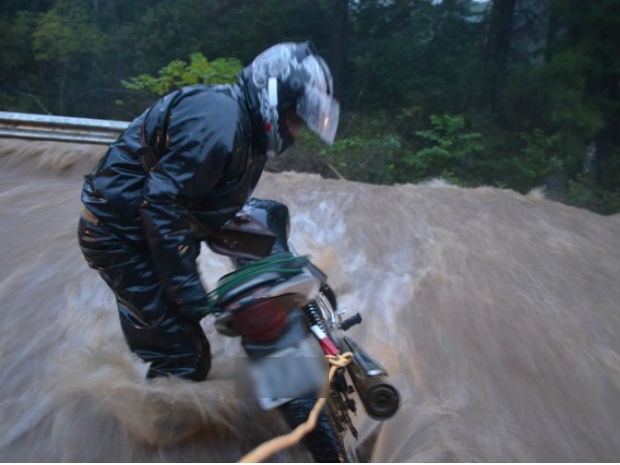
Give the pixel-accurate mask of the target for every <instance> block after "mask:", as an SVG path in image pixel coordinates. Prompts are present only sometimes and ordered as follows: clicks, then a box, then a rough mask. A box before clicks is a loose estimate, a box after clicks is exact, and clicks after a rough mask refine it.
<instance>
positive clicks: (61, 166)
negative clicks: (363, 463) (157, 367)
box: [0, 140, 620, 462]
mask: <svg viewBox="0 0 620 465" xmlns="http://www.w3.org/2000/svg"><path fill="white" fill-rule="evenodd" d="M102 152H103V149H102V148H99V147H88V146H77V145H69V144H59V143H39V142H23V141H9V140H0V228H1V230H0V231H1V233H2V241H0V257H1V260H2V262H1V263H2V267H0V301H1V302H2V304H1V307H0V312H1V313H0V315H1V316H2V318H1V320H0V393H1V396H0V418H2V421H1V422H0V459H1V460H2V461H72V462H79V461H89V462H96V461H155V462H157V461H192V462H198V461H207V462H214V461H235V460H237V459H239V458H240V457H241V456H242V455H243V454H244V453H245V452H247V451H249V450H250V449H251V448H252V447H253V446H255V445H257V444H258V443H260V442H262V441H263V440H266V439H268V438H270V437H272V436H274V435H276V434H279V433H283V432H285V431H286V429H285V427H284V425H283V423H282V421H281V420H280V419H279V417H278V416H277V415H276V414H274V413H264V412H261V411H260V410H259V408H258V407H257V406H256V405H255V403H254V401H253V400H251V399H239V398H235V397H234V396H233V394H232V393H233V392H234V385H233V383H234V382H233V375H234V370H233V362H232V360H234V357H236V356H238V355H239V354H240V350H239V344H238V341H237V340H233V339H227V338H224V337H222V336H219V335H218V334H216V333H215V332H214V331H213V329H212V322H211V320H210V319H208V318H207V319H205V320H203V326H204V328H205V330H206V332H207V335H208V336H209V338H210V340H211V342H212V349H213V353H214V366H213V370H212V372H211V373H210V375H209V378H208V380H207V381H206V382H203V383H192V382H185V381H181V380H166V379H159V380H156V381H155V382H147V381H145V380H144V378H143V376H144V372H145V366H144V364H142V363H141V362H140V361H139V360H137V359H136V358H134V357H133V356H132V355H131V354H130V353H129V352H128V350H127V349H126V347H125V344H124V341H123V339H122V335H121V332H120V327H119V324H118V321H117V317H116V314H115V305H114V301H113V297H112V294H111V293H110V291H109V290H108V289H107V288H106V287H105V285H104V283H103V281H102V280H101V279H99V277H98V276H97V275H96V273H95V272H94V271H92V270H90V269H89V268H88V267H87V266H86V265H85V263H84V261H83V259H82V257H81V253H80V251H79V249H78V246H77V240H76V234H75V230H76V221H77V217H78V214H79V211H80V202H79V194H80V188H81V175H82V174H83V173H85V172H87V171H88V170H89V169H90V167H91V166H92V165H93V164H94V163H95V161H96V159H97V157H98V156H100V155H101V154H102ZM256 195H257V196H259V197H264V198H274V199H277V200H280V201H283V202H285V203H287V204H288V205H289V208H290V210H291V214H292V238H293V241H294V243H295V244H296V248H297V249H298V251H299V252H301V253H307V254H309V255H310V256H311V258H312V259H313V261H314V262H315V263H317V264H318V265H319V266H320V267H322V268H323V269H324V271H326V272H327V273H328V275H329V276H330V281H331V283H332V286H333V287H334V288H335V290H336V292H337V294H338V295H339V298H340V303H341V305H342V306H345V307H347V308H349V309H350V310H351V311H359V312H360V313H361V314H362V316H363V318H364V323H363V324H362V325H360V326H357V327H355V328H354V329H352V330H351V333H352V334H353V337H354V338H356V339H357V340H358V341H359V342H361V343H362V344H363V345H364V346H365V347H366V348H367V349H368V350H369V351H370V352H371V353H372V354H373V355H375V356H376V357H377V358H378V359H379V360H381V361H382V362H383V363H384V365H386V367H387V368H388V370H389V372H390V374H391V377H392V380H393V382H394V383H395V385H396V386H397V387H398V388H399V390H400V391H401V394H402V397H403V403H402V407H401V409H400V411H399V412H398V414H397V415H396V416H395V417H394V418H393V419H392V420H390V421H388V422H386V423H384V424H382V425H381V424H379V423H377V422H374V421H372V420H370V419H368V418H367V417H366V416H365V415H364V414H362V413H360V414H359V415H358V417H357V418H356V422H357V424H358V426H359V429H360V433H361V439H362V440H365V439H368V438H372V439H373V440H372V441H370V440H369V441H367V444H368V445H371V446H372V459H373V460H374V461H382V462H408V461H493V462H501V461H569V462H570V461H618V459H619V458H620V217H619V216H618V215H616V216H615V217H602V216H599V215H596V214H593V213H590V212H587V211H583V210H578V209H575V208H570V207H566V206H563V205H560V204H557V203H553V202H549V201H546V200H542V199H537V198H534V197H527V196H521V195H519V194H516V193H514V192H511V191H503V190H497V189H491V188H479V189H461V188H456V187H450V186H443V185H435V186H413V185H402V186H392V187H388V186H371V185H365V184H359V183H353V182H347V181H336V180H325V179H322V178H320V177H318V176H316V175H308V174H296V173H281V174H277V175H275V174H270V173H266V174H265V175H264V178H263V179H262V180H261V183H260V185H259V188H258V192H257V193H256ZM200 260H201V262H200V266H201V270H202V271H203V275H204V277H205V280H206V284H207V285H208V286H213V284H214V282H215V280H216V279H217V277H218V276H220V275H221V274H223V273H225V272H226V271H228V270H229V267H228V264H227V260H226V259H225V258H224V257H220V256H217V255H215V254H213V253H211V252H209V251H208V250H205V251H204V253H203V254H202V255H201V258H200ZM271 460H274V461H308V460H310V458H309V455H307V453H306V452H305V451H304V450H303V449H302V448H300V447H298V448H294V449H291V450H289V451H285V452H282V453H280V454H278V455H276V456H274V457H272V459H271Z"/></svg>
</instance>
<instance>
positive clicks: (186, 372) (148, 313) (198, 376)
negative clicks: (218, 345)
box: [78, 217, 211, 381]
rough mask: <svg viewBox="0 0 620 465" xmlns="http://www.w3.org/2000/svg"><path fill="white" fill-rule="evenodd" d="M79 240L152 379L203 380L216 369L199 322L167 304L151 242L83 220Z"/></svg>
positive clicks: (80, 222) (132, 347) (131, 343)
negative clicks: (131, 238) (113, 299)
mask: <svg viewBox="0 0 620 465" xmlns="http://www.w3.org/2000/svg"><path fill="white" fill-rule="evenodd" d="M78 239H79V243H80V248H81V249H82V253H83V254H84V257H85V259H86V262H87V263H88V265H89V266H90V267H91V268H93V269H95V270H97V271H98V272H99V274H100V275H101V277H102V278H103V279H104V281H105V282H106V283H107V284H108V286H109V287H110V289H112V291H113V292H114V295H115V296H116V301H117V304H118V313H119V317H120V322H121V328H122V330H123V334H124V335H125V340H126V341H127V344H128V345H129V348H130V349H131V351H132V352H134V353H135V354H136V355H138V356H139V357H140V358H141V359H142V360H144V361H145V362H147V363H150V367H149V371H148V373H147V377H149V378H153V377H156V376H165V375H175V376H180V377H183V378H188V379H192V380H194V381H202V380H204V379H205V378H206V377H207V374H208V372H209V369H210V368H211V352H210V348H209V342H208V341H207V338H206V336H205V334H204V331H203V330H202V328H201V327H200V324H199V322H197V321H188V320H185V319H182V318H180V317H179V316H178V315H177V314H176V312H175V309H174V308H172V306H171V305H170V303H169V302H168V301H167V299H166V297H165V295H164V289H163V287H162V285H161V283H160V281H159V278H158V275H157V271H156V269H155V265H154V264H153V262H152V260H151V258H150V256H149V249H148V246H147V244H146V242H144V243H143V244H140V243H134V242H130V241H128V240H123V239H121V238H119V237H117V236H116V235H114V234H113V233H111V232H110V231H109V230H108V228H106V226H105V224H103V223H101V222H99V221H90V220H87V219H85V218H84V217H81V218H80V221H79V226H78Z"/></svg>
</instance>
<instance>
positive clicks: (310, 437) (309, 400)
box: [279, 397, 348, 463]
mask: <svg viewBox="0 0 620 465" xmlns="http://www.w3.org/2000/svg"><path fill="white" fill-rule="evenodd" d="M316 400H317V399H316V397H304V398H301V399H293V400H291V401H290V402H288V403H286V404H284V405H282V406H280V407H279V410H280V412H281V413H282V415H283V416H284V419H285V420H286V421H287V423H288V425H289V426H290V427H291V429H295V428H296V427H297V426H299V425H300V424H302V423H303V422H305V421H306V420H307V419H308V415H309V414H310V411H311V410H312V407H314V404H315V403H316ZM303 443H304V445H305V446H306V448H307V449H308V450H309V451H310V453H311V454H312V457H313V458H314V460H315V461H316V462H322V463H325V462H327V463H345V462H348V460H347V454H346V453H345V448H344V445H343V444H342V440H341V438H340V435H339V434H338V433H337V432H336V431H335V429H334V427H333V425H332V423H331V421H330V419H329V415H328V414H327V412H326V411H325V407H324V408H323V411H322V412H321V414H320V415H319V418H318V420H317V424H316V427H315V428H314V430H312V431H311V432H310V433H308V434H307V435H306V436H305V437H304V439H303Z"/></svg>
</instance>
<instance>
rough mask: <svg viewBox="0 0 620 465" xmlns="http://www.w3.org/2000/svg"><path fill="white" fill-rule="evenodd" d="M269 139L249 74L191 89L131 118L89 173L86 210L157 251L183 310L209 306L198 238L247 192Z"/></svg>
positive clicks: (169, 289)
mask: <svg viewBox="0 0 620 465" xmlns="http://www.w3.org/2000/svg"><path fill="white" fill-rule="evenodd" d="M265 140H266V139H265V130H264V126H263V124H262V119H261V117H260V113H259V111H258V105H257V103H256V101H255V99H253V98H251V95H249V93H248V89H247V86H246V85H245V81H244V80H243V78H240V80H239V83H238V84H235V85H218V86H207V85H195V86H190V87H187V88H183V89H181V90H178V91H176V92H173V93H171V94H169V95H167V96H165V97H163V98H162V99H160V100H159V101H158V102H157V103H155V105H153V106H152V107H151V108H149V109H148V110H147V111H145V112H144V113H143V114H142V115H140V116H139V117H138V118H136V119H135V120H134V121H133V122H131V123H130V125H129V126H128V128H127V129H126V130H125V132H124V133H123V134H122V135H121V136H120V137H119V139H118V140H117V141H116V142H114V143H113V144H112V145H111V146H110V148H109V149H108V151H107V153H106V155H105V156H104V157H103V158H102V160H101V161H100V162H99V164H98V165H97V166H96V168H95V169H94V171H93V172H92V173H91V174H89V175H87V176H86V177H85V182H84V188H83V191H82V202H83V203H84V205H85V207H86V208H87V209H88V210H90V211H91V212H92V213H93V214H94V215H95V216H96V217H97V218H98V219H99V220H100V221H102V222H103V223H104V224H105V225H106V226H107V227H108V228H109V230H110V231H111V232H112V233H113V234H114V235H115V236H117V237H118V238H119V239H120V240H123V241H130V242H132V243H134V244H135V246H136V248H137V249H138V250H142V251H144V252H145V253H146V254H148V255H150V257H151V258H152V260H153V262H154V265H155V267H156V269H157V272H158V274H159V276H160V279H161V282H162V284H163V286H164V289H165V292H166V296H167V297H168V299H169V300H170V301H171V302H172V303H173V305H174V306H175V308H176V309H177V310H178V312H179V314H180V315H184V316H187V317H191V315H192V313H193V310H194V309H196V308H200V307H202V306H204V305H206V303H207V300H206V299H207V297H206V293H205V290H204V288H203V286H202V284H201V281H200V276H199V273H198V269H197V266H196V258H197V257H198V254H199V252H200V240H202V239H205V238H206V237H208V235H209V231H213V230H216V229H218V228H219V227H220V226H222V225H223V224H224V223H225V222H226V221H227V220H228V219H230V218H232V217H233V216H234V214H235V213H236V212H237V211H238V210H239V209H240V208H241V207H242V206H243V204H244V203H245V202H246V201H247V200H248V198H249V197H250V195H251V193H252V191H253V189H254V187H255V186H256V184H257V182H258V180H259V178H260V175H261V173H262V171H263V168H264V165H265V162H266V155H265V147H266V142H265ZM145 144H147V145H148V146H150V147H152V148H153V149H154V150H155V152H156V155H157V158H158V161H157V163H156V164H155V165H154V167H152V169H150V170H148V169H147V170H145V168H144V167H143V165H142V163H141V161H140V160H139V158H138V156H137V153H138V152H139V151H140V149H141V147H144V145H145ZM147 247H148V249H147ZM149 249H150V250H149Z"/></svg>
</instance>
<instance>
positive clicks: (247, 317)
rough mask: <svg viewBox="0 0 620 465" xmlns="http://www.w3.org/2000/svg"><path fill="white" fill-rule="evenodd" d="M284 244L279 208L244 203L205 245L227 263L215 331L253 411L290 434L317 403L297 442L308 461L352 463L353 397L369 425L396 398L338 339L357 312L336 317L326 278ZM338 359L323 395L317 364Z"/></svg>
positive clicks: (284, 213)
mask: <svg viewBox="0 0 620 465" xmlns="http://www.w3.org/2000/svg"><path fill="white" fill-rule="evenodd" d="M288 237H289V213H288V208H287V207H286V206H285V205H284V204H282V203H279V202H276V201H273V200H259V199H251V200H250V202H248V204H247V205H246V206H245V207H244V209H243V210H242V211H241V212H240V213H238V214H237V216H236V217H235V218H234V220H231V221H229V222H228V223H227V224H226V225H225V226H224V227H223V228H222V229H221V230H220V231H219V233H218V235H217V236H216V237H212V238H211V239H210V240H209V246H210V248H211V249H212V250H214V251H215V252H218V253H221V254H224V255H227V256H229V257H231V259H232V260H233V263H234V265H235V271H233V272H232V273H229V274H227V275H225V276H223V277H222V278H221V279H220V280H219V282H218V287H217V289H216V290H215V295H216V299H217V305H218V308H219V309H220V311H219V312H218V313H217V314H216V320H215V327H216V329H217V331H218V332H219V333H221V334H223V335H226V336H229V337H241V344H242V347H243V349H244V351H245V353H246V354H247V356H248V361H249V367H248V370H249V373H250V381H249V382H250V384H251V385H253V392H254V395H255V396H256V398H257V400H258V402H259V404H260V405H261V407H262V408H263V409H265V410H269V409H273V408H278V409H279V410H280V411H281V412H282V414H283V415H284V418H285V419H286V420H287V422H288V423H289V425H290V427H291V428H295V427H296V426H298V425H299V424H301V423H302V422H304V421H305V420H306V418H307V417H308V414H309V412H310V410H311V409H312V407H313V406H314V404H315V402H316V399H317V397H318V396H320V395H325V397H326V403H325V407H324V408H323V410H322V412H321V414H320V416H319V418H318V422H317V427H316V428H315V430H314V431H313V432H311V433H310V434H308V435H307V436H306V437H305V438H304V443H305V445H306V446H307V448H308V449H309V450H310V452H311V453H312V455H313V457H314V459H315V460H316V461H328V462H343V461H356V459H359V457H356V456H355V453H354V448H352V447H349V448H345V445H344V444H345V442H344V437H345V435H346V434H351V435H352V436H353V437H354V438H355V439H357V437H358V433H357V430H356V429H355V426H354V423H353V421H352V418H351V415H352V414H355V413H356V411H357V405H356V402H355V398H354V397H355V394H357V397H358V398H359V399H360V400H361V403H362V405H363V407H364V409H365V411H366V413H367V414H368V415H369V416H370V417H371V418H373V419H376V420H380V421H383V420H386V419H388V418H390V417H392V416H393V415H394V414H395V413H396V411H397V409H398V406H399V402H400V398H399V393H398V391H397V390H396V388H394V386H392V385H391V384H390V382H389V380H388V377H387V372H386V370H385V369H384V368H383V367H382V366H381V365H380V364H379V363H378V362H377V361H375V360H374V359H373V358H372V357H370V355H368V354H367V353H366V352H365V351H364V350H363V349H362V348H361V347H360V346H359V345H358V344H357V343H356V342H355V341H354V340H353V339H352V338H350V337H348V336H347V335H345V332H346V331H347V330H348V329H349V328H351V327H352V326H354V325H356V324H360V323H361V316H360V315H359V313H356V314H355V315H353V316H351V317H349V318H346V319H345V318H344V314H343V313H344V312H343V311H342V310H340V309H339V308H338V304H337V299H336V295H335V293H334V292H333V290H332V289H331V288H330V286H329V285H328V283H327V277H326V275H325V274H324V273H323V272H322V271H321V270H319V269H318V268H317V267H316V266H314V265H313V264H312V263H311V262H310V261H309V260H308V259H307V258H306V257H303V256H299V255H297V253H296V252H295V251H294V248H293V247H292V245H291V244H289V242H288ZM345 352H347V353H350V355H349V361H350V363H348V364H347V365H346V367H340V368H335V373H334V374H333V378H332V379H331V381H330V382H329V386H328V391H327V393H326V394H325V391H324V390H323V388H324V387H325V385H326V380H327V375H326V368H327V367H326V363H325V356H335V355H337V354H343V353H345ZM351 355H352V356H351ZM321 393H323V394H321Z"/></svg>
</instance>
